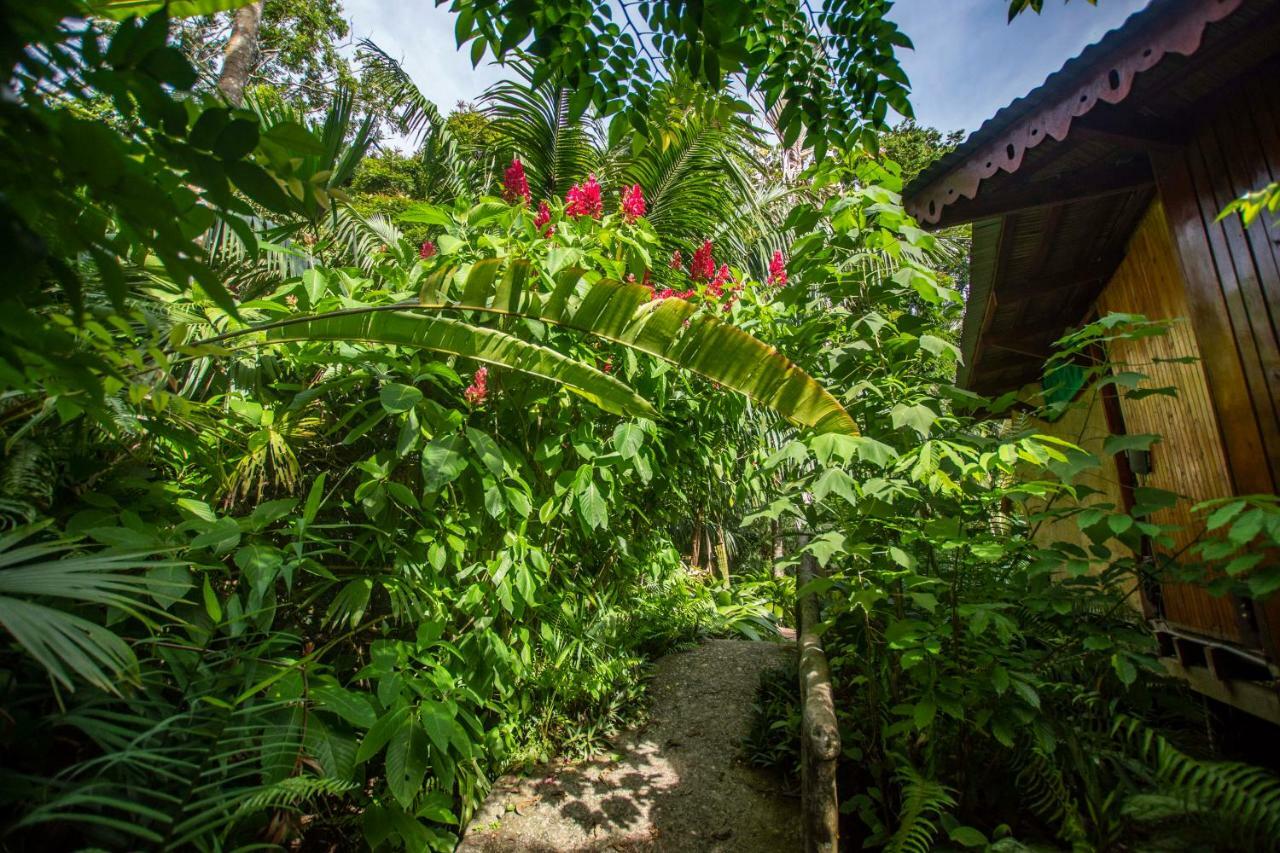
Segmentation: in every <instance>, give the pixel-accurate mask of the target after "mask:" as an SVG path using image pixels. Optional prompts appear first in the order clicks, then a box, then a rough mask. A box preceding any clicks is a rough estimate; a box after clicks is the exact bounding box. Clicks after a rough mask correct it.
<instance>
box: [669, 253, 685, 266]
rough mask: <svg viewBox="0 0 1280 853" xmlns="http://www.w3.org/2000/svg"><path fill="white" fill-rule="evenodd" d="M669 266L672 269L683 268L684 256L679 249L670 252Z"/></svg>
mask: <svg viewBox="0 0 1280 853" xmlns="http://www.w3.org/2000/svg"><path fill="white" fill-rule="evenodd" d="M671 268H672V269H673V270H682V269H684V257H683V256H681V254H680V250H679V249H676V250H675V251H674V252H672V253H671Z"/></svg>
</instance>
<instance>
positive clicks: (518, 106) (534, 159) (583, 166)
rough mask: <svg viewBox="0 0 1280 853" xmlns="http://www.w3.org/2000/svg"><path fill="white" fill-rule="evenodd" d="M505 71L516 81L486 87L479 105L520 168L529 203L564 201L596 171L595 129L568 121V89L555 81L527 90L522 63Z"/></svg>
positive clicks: (528, 75)
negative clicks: (576, 184)
mask: <svg viewBox="0 0 1280 853" xmlns="http://www.w3.org/2000/svg"><path fill="white" fill-rule="evenodd" d="M510 67H511V68H512V69H513V70H514V71H515V72H516V74H517V75H519V77H520V78H521V79H520V80H507V81H503V82H501V83H497V84H495V85H493V86H491V87H490V88H489V89H488V90H487V91H486V92H485V93H484V96H483V97H482V98H481V104H482V105H483V107H484V111H485V113H486V114H487V115H488V116H489V117H490V118H491V119H493V128H494V130H495V131H497V132H498V133H500V134H501V135H503V136H504V137H506V138H507V139H508V140H509V141H510V144H511V148H512V150H513V152H514V153H515V154H516V156H518V157H520V159H521V161H522V162H523V163H524V167H525V174H526V175H527V176H528V179H529V187H530V189H531V191H532V192H533V195H534V198H535V200H536V199H538V198H542V197H547V196H561V195H564V193H565V192H567V191H568V189H569V187H570V185H572V184H573V183H574V182H575V181H579V180H581V179H583V178H584V177H586V176H587V174H588V173H590V172H593V171H595V170H596V169H598V168H599V166H600V162H601V158H600V152H599V150H598V146H597V140H598V138H599V136H600V132H599V127H598V126H596V125H595V123H594V122H592V121H591V120H590V119H583V120H581V121H575V120H572V119H571V118H570V112H569V96H570V92H569V90H568V89H565V88H563V87H561V86H560V85H559V84H558V83H557V82H555V81H547V82H544V83H541V84H540V85H537V86H535V85H533V70H532V69H531V68H530V67H529V66H528V65H527V64H525V63H514V64H512V65H511V66H510Z"/></svg>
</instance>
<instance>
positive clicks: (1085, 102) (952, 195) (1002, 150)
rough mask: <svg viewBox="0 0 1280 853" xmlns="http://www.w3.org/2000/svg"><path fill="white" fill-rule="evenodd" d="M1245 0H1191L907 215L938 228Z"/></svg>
mask: <svg viewBox="0 0 1280 853" xmlns="http://www.w3.org/2000/svg"><path fill="white" fill-rule="evenodd" d="M1242 2H1243V0H1190V2H1188V5H1187V9H1186V11H1184V12H1183V13H1182V14H1181V15H1180V16H1179V17H1177V18H1173V17H1170V18H1167V19H1165V20H1164V21H1162V22H1160V23H1159V24H1157V25H1156V26H1154V27H1153V28H1152V31H1151V32H1150V33H1149V34H1147V37H1146V38H1144V39H1142V40H1141V41H1137V42H1136V43H1133V42H1131V43H1130V44H1129V45H1128V46H1126V48H1125V49H1124V51H1123V52H1121V51H1116V55H1113V56H1112V57H1110V58H1109V59H1108V60H1107V61H1105V62H1098V63H1096V64H1095V70H1094V71H1093V73H1091V75H1090V76H1089V78H1088V79H1087V80H1086V81H1085V82H1084V83H1083V84H1081V85H1079V86H1077V87H1076V88H1075V89H1073V90H1071V91H1070V92H1067V93H1065V94H1063V95H1060V96H1058V98H1057V99H1056V100H1054V101H1052V102H1050V103H1048V104H1045V105H1044V106H1042V107H1040V108H1039V109H1037V110H1035V111H1033V112H1032V113H1031V114H1030V115H1029V116H1027V117H1026V118H1023V119H1022V120H1020V121H1018V122H1017V123H1016V124H1014V125H1013V126H1012V127H1010V128H1009V129H1008V130H1007V131H1006V132H1005V133H1004V134H1003V135H1001V136H1000V137H999V138H998V139H997V140H995V141H993V142H991V143H988V144H987V145H986V146H984V147H983V148H981V149H979V150H978V152H977V153H976V154H974V155H973V156H972V157H970V158H969V159H968V160H966V161H965V163H964V165H962V166H960V167H959V168H956V169H952V170H951V171H950V172H948V173H947V174H945V175H943V176H942V177H941V178H939V179H938V180H936V181H934V182H933V183H931V184H930V185H929V186H928V187H926V188H925V189H924V190H922V191H921V192H920V193H919V194H918V195H917V196H916V197H915V198H914V199H912V200H911V201H910V202H909V203H908V204H907V212H908V213H910V214H911V215H912V216H914V217H915V218H916V220H917V221H919V222H925V223H929V224H937V222H938V221H939V220H940V219H941V218H942V211H943V209H944V208H945V207H946V206H947V205H949V204H953V203H954V202H957V201H959V200H960V199H961V198H968V199H972V198H974V197H975V196H976V195H977V194H978V187H979V185H980V184H981V183H982V181H984V180H986V179H987V178H990V177H991V176H992V175H994V174H996V172H1001V171H1003V172H1008V173H1009V174H1013V173H1014V172H1016V171H1017V170H1018V168H1019V167H1020V166H1021V165H1022V159H1023V155H1024V154H1026V152H1027V150H1028V149H1030V148H1034V147H1036V146H1037V145H1039V144H1040V143H1041V142H1043V141H1044V140H1045V139H1046V138H1048V137H1053V138H1054V139H1056V140H1057V141H1059V142H1061V141H1063V140H1064V139H1066V138H1067V134H1068V133H1069V132H1070V130H1071V122H1072V121H1073V120H1074V119H1076V118H1078V117H1079V116H1082V115H1084V114H1086V113H1088V112H1089V111H1090V110H1092V109H1093V108H1094V106H1096V105H1097V103H1098V102H1099V101H1105V102H1107V103H1109V104H1118V103H1120V102H1121V101H1123V100H1124V99H1125V98H1127V97H1128V96H1129V92H1130V90H1131V89H1132V88H1133V80H1134V78H1135V77H1136V76H1137V75H1138V74H1140V73H1141V72H1143V71H1146V70H1148V69H1149V68H1152V67H1153V66H1155V65H1156V64H1157V63H1158V62H1159V61H1160V60H1161V59H1163V58H1164V57H1165V56H1166V55H1167V54H1169V53H1179V54H1182V55H1183V56H1190V55H1191V54H1193V53H1195V52H1196V51H1197V50H1199V49H1200V42H1201V40H1202V39H1203V37H1204V31H1205V28H1206V27H1208V26H1209V24H1212V23H1214V22H1216V21H1220V20H1222V19H1223V18H1225V17H1227V16H1228V15H1230V14H1231V13H1232V12H1235V11H1236V10H1237V9H1239V8H1240V4H1241V3H1242Z"/></svg>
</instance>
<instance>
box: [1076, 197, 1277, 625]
mask: <svg viewBox="0 0 1280 853" xmlns="http://www.w3.org/2000/svg"><path fill="white" fill-rule="evenodd" d="M1097 307H1098V312H1099V313H1100V314H1106V313H1108V312H1112V311H1115V312H1124V313H1133V314H1144V315H1146V316H1147V317H1148V318H1150V319H1153V320H1156V319H1160V320H1163V319H1169V320H1178V319H1181V318H1185V317H1186V316H1187V313H1188V307H1187V298H1186V291H1185V286H1184V284H1183V280H1182V273H1181V270H1180V269H1179V268H1178V256H1177V251H1176V250H1175V248H1174V245H1173V240H1172V239H1171V237H1170V235H1169V228H1168V224H1167V223H1166V221H1165V215H1164V209H1163V207H1162V206H1161V205H1160V203H1159V202H1158V201H1157V202H1155V203H1153V204H1152V205H1151V207H1150V208H1149V209H1148V211H1147V213H1146V215H1145V216H1144V217H1143V219H1142V221H1141V223H1139V225H1138V227H1137V229H1136V230H1135V231H1134V233H1133V236H1132V237H1131V238H1130V240H1129V247H1128V251H1127V253H1126V254H1125V258H1124V260H1123V261H1122V262H1121V263H1120V266H1119V268H1118V269H1117V270H1116V273H1115V275H1114V276H1113V277H1112V278H1111V281H1110V282H1109V283H1108V284H1107V286H1106V288H1105V289H1104V290H1103V292H1102V294H1101V296H1099V298H1098V302H1097ZM1111 356H1112V359H1113V360H1115V361H1116V362H1117V369H1119V370H1133V371H1136V372H1140V373H1144V374H1146V375H1147V376H1148V377H1149V379H1148V380H1147V381H1146V382H1144V383H1143V387H1148V388H1163V387H1169V386H1172V387H1174V388H1176V389H1177V392H1178V395H1177V397H1169V396H1165V395H1152V396H1147V397H1142V398H1141V399H1137V400H1131V399H1126V398H1125V397H1123V396H1121V397H1120V400H1119V405H1120V409H1121V412H1122V413H1123V416H1124V428H1125V431H1126V432H1127V433H1129V434H1131V435H1133V434H1144V433H1145V434H1153V435H1159V436H1161V440H1160V442H1159V443H1158V444H1156V445H1155V446H1154V447H1152V450H1151V460H1152V464H1151V473H1150V474H1148V475H1146V476H1145V477H1143V478H1142V480H1141V483H1140V484H1141V485H1144V486H1152V487H1155V488H1160V489H1167V490H1169V491H1171V492H1176V493H1178V494H1180V495H1184V496H1185V499H1184V500H1180V501H1179V502H1178V503H1177V504H1176V505H1175V506H1173V507H1171V508H1169V509H1165V510H1161V511H1160V512H1158V513H1156V514H1155V515H1154V516H1153V517H1152V520H1153V521H1155V522H1157V523H1159V524H1170V525H1177V526H1178V527H1179V528H1181V529H1180V531H1179V532H1178V533H1177V534H1175V535H1174V544H1173V547H1172V548H1171V549H1167V550H1166V552H1165V553H1164V554H1159V555H1158V556H1161V557H1166V558H1167V557H1169V556H1172V555H1176V554H1179V553H1182V552H1183V551H1184V549H1185V548H1186V546H1188V545H1190V544H1191V543H1192V542H1194V541H1195V539H1196V538H1197V537H1198V535H1199V534H1200V531H1201V527H1202V526H1203V525H1202V524H1201V523H1199V521H1198V519H1196V518H1194V517H1193V516H1192V514H1191V507H1192V506H1193V505H1194V504H1196V503H1198V502H1200V501H1204V500H1209V499H1211V498H1220V497H1227V496H1228V495H1230V494H1231V476H1230V473H1229V472H1228V470H1227V460H1226V455H1225V453H1224V452H1223V449H1222V439H1221V436H1220V433H1219V428H1218V417H1217V414H1216V413H1215V412H1214V409H1213V404H1212V401H1211V399H1210V394H1209V386H1208V383H1207V382H1206V380H1205V374H1204V368H1203V366H1202V365H1201V363H1200V362H1199V361H1197V362H1195V363H1192V364H1184V363H1177V362H1174V361H1170V359H1177V358H1182V357H1186V356H1191V357H1194V358H1197V359H1199V358H1200V357H1201V352H1200V347H1199V345H1198V343H1197V342H1196V336H1195V331H1194V329H1193V328H1192V327H1191V324H1190V323H1188V322H1186V321H1185V320H1184V321H1182V322H1175V323H1174V324H1173V326H1172V327H1171V328H1170V330H1169V332H1168V334H1166V335H1162V336H1158V337H1148V338H1141V339H1139V340H1136V341H1119V342H1117V343H1116V344H1115V345H1114V346H1113V347H1112V352H1111ZM1161 599H1162V603H1163V615H1164V618H1165V619H1166V620H1167V621H1168V622H1170V623H1171V624H1174V625H1178V626H1181V627H1185V628H1189V629H1191V630H1193V631H1196V632H1198V633H1202V634H1208V635H1210V636H1213V637H1215V638H1218V639H1223V640H1229V641H1232V642H1236V643H1243V642H1246V641H1247V640H1251V639H1252V638H1251V637H1249V636H1246V635H1245V634H1244V633H1242V631H1241V630H1240V627H1239V626H1238V624H1237V617H1236V608H1235V606H1234V603H1233V602H1232V601H1231V600H1230V599H1227V598H1222V597H1216V596H1212V595H1210V594H1209V593H1208V592H1206V591H1205V590H1204V589H1202V588H1201V587H1198V586H1194V585H1190V584H1174V583H1166V584H1163V585H1162V586H1161Z"/></svg>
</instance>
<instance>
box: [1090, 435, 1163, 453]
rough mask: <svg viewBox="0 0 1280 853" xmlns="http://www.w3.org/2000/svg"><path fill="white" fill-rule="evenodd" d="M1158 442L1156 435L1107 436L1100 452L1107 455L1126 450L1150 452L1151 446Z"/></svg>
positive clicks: (1158, 437)
mask: <svg viewBox="0 0 1280 853" xmlns="http://www.w3.org/2000/svg"><path fill="white" fill-rule="evenodd" d="M1158 441H1160V436H1158V435H1148V434H1145V433H1134V434H1131V435H1109V436H1107V439H1106V441H1104V442H1103V443H1102V452H1103V453H1106V454H1107V455H1112V454H1115V453H1123V452H1124V451H1126V450H1150V449H1151V445H1153V444H1155V443H1156V442H1158Z"/></svg>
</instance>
